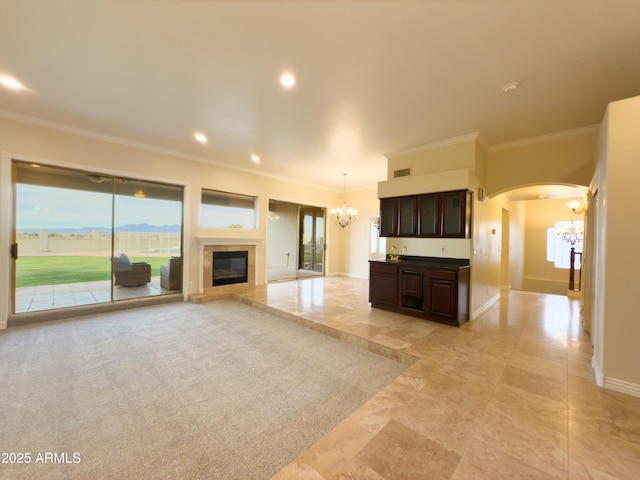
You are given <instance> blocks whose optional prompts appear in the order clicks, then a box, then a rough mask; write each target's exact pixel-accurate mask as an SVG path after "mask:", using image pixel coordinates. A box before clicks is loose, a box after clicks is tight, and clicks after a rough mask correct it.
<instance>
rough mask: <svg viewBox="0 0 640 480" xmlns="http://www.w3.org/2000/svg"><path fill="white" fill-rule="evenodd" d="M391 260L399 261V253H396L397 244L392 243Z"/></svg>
mask: <svg viewBox="0 0 640 480" xmlns="http://www.w3.org/2000/svg"><path fill="white" fill-rule="evenodd" d="M389 260H391V261H392V262H397V261H398V255H396V246H395V245H391V256H390V257H389Z"/></svg>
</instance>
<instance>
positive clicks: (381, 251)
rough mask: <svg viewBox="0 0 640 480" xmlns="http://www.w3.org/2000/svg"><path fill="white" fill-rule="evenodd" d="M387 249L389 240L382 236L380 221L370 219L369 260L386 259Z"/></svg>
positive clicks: (373, 218) (375, 218)
mask: <svg viewBox="0 0 640 480" xmlns="http://www.w3.org/2000/svg"><path fill="white" fill-rule="evenodd" d="M386 247H387V239H386V238H384V237H381V236H380V219H379V218H377V217H370V218H369V258H371V259H378V258H384V255H385V252H386Z"/></svg>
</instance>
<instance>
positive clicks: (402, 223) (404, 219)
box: [397, 196, 418, 237]
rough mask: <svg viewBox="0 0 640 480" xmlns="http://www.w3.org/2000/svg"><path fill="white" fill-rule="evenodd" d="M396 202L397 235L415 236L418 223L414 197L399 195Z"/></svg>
mask: <svg viewBox="0 0 640 480" xmlns="http://www.w3.org/2000/svg"><path fill="white" fill-rule="evenodd" d="M397 202H398V236H399V237H415V235H416V228H417V225H418V216H417V215H416V197H413V196H412V197H400V198H398V199H397Z"/></svg>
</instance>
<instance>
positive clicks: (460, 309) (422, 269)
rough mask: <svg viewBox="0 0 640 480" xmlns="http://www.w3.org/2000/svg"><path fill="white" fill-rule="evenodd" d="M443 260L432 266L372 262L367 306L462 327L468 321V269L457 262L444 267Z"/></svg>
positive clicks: (420, 263) (400, 262)
mask: <svg viewBox="0 0 640 480" xmlns="http://www.w3.org/2000/svg"><path fill="white" fill-rule="evenodd" d="M410 258H414V259H415V258H425V257H410ZM429 258H432V257H429ZM446 260H449V259H437V260H434V263H428V262H424V261H419V260H418V261H404V260H400V261H399V262H397V263H395V262H383V261H373V260H372V261H371V262H370V272H369V302H371V306H372V307H375V308H383V309H386V310H392V311H398V312H402V313H406V314H409V315H413V316H418V317H421V318H426V319H429V320H434V321H437V322H442V323H447V324H449V325H456V326H460V325H462V324H463V323H465V322H466V321H467V320H468V319H469V266H468V262H467V263H466V265H465V261H461V260H454V261H453V262H452V263H451V264H450V265H448V266H447V265H446Z"/></svg>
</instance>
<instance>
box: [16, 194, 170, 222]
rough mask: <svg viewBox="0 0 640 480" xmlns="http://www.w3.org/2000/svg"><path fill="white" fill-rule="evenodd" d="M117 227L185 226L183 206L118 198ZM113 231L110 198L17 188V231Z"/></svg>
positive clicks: (140, 199)
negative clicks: (145, 225) (183, 224)
mask: <svg viewBox="0 0 640 480" xmlns="http://www.w3.org/2000/svg"><path fill="white" fill-rule="evenodd" d="M115 220H116V222H115V225H116V227H118V226H122V225H129V224H142V223H147V224H149V225H156V226H163V225H180V224H181V223H182V204H181V202H174V201H168V200H156V199H151V198H135V197H131V196H120V195H118V196H116V205H115ZM54 227H55V228H83V227H91V228H107V229H109V228H111V194H105V193H98V192H87V191H81V190H69V189H62V188H54V187H42V186H34V185H26V184H18V185H17V190H16V229H17V230H18V231H21V230H32V229H41V228H46V229H49V230H53V229H54Z"/></svg>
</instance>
